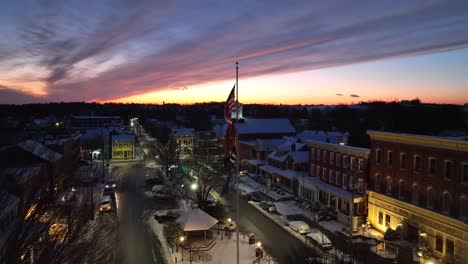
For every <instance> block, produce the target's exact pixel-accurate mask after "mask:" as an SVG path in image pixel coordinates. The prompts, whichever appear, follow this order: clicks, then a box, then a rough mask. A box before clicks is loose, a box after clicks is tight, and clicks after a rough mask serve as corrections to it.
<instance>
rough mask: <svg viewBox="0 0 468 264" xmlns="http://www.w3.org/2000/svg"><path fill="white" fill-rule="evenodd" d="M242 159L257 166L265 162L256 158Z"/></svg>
mask: <svg viewBox="0 0 468 264" xmlns="http://www.w3.org/2000/svg"><path fill="white" fill-rule="evenodd" d="M242 161H245V162H247V163H250V164H251V165H254V166H257V167H258V166H261V165H265V164H266V162H265V161H264V160H257V159H243V160H242Z"/></svg>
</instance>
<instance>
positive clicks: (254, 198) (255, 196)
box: [247, 192, 262, 202]
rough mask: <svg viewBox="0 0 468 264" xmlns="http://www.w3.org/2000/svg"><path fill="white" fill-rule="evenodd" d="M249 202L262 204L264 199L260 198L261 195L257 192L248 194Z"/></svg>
mask: <svg viewBox="0 0 468 264" xmlns="http://www.w3.org/2000/svg"><path fill="white" fill-rule="evenodd" d="M247 201H252V202H260V201H262V198H261V197H260V194H258V193H256V192H251V193H249V194H247Z"/></svg>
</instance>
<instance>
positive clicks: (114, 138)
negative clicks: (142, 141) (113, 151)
mask: <svg viewBox="0 0 468 264" xmlns="http://www.w3.org/2000/svg"><path fill="white" fill-rule="evenodd" d="M112 141H113V142H134V141H135V136H133V135H113V136H112Z"/></svg>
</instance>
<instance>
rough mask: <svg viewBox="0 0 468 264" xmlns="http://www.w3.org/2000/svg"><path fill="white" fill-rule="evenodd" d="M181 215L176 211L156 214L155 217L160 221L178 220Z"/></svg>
mask: <svg viewBox="0 0 468 264" xmlns="http://www.w3.org/2000/svg"><path fill="white" fill-rule="evenodd" d="M179 216H180V215H179V214H178V213H175V212H167V213H165V214H155V215H154V219H156V220H157V221H158V222H159V223H164V222H169V221H174V220H176V219H177V218H178V217H179Z"/></svg>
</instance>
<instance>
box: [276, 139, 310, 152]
mask: <svg viewBox="0 0 468 264" xmlns="http://www.w3.org/2000/svg"><path fill="white" fill-rule="evenodd" d="M293 144H294V145H296V147H295V149H296V150H299V149H302V148H303V147H304V146H305V145H304V144H303V143H298V142H293V141H286V142H284V143H283V144H281V145H279V146H278V147H277V148H278V149H279V150H283V151H290V150H291V148H292V145H293Z"/></svg>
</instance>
